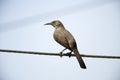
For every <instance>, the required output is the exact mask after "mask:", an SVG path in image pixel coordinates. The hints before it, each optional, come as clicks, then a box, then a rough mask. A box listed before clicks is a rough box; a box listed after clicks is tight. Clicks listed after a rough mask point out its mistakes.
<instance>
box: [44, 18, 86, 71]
mask: <svg viewBox="0 0 120 80" xmlns="http://www.w3.org/2000/svg"><path fill="white" fill-rule="evenodd" d="M45 25H52V26H53V27H54V28H55V31H54V35H53V36H54V39H55V41H57V42H58V43H59V44H61V45H62V46H63V47H65V49H64V50H66V49H69V50H70V51H71V52H70V54H71V53H72V52H74V54H75V56H76V58H77V60H78V62H79V64H80V67H81V68H83V69H86V65H85V63H84V61H83V59H82V57H81V55H80V54H79V51H78V49H77V44H76V41H75V39H74V37H73V36H72V34H71V33H70V32H69V31H68V30H66V29H65V27H64V25H63V24H62V23H61V22H60V21H59V20H54V21H52V22H50V23H46V24H45ZM64 50H62V51H61V54H62V53H63V51H64Z"/></svg>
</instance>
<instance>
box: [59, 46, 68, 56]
mask: <svg viewBox="0 0 120 80" xmlns="http://www.w3.org/2000/svg"><path fill="white" fill-rule="evenodd" d="M66 49H67V48H65V49H63V50H62V51H61V52H60V57H62V56H63V52H64V51H65V50H66Z"/></svg>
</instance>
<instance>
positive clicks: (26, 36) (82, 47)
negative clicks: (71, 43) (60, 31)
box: [0, 0, 120, 80]
mask: <svg viewBox="0 0 120 80" xmlns="http://www.w3.org/2000/svg"><path fill="white" fill-rule="evenodd" d="M53 20H60V21H61V22H62V23H63V24H64V26H65V27H66V29H67V30H69V31H70V32H71V33H72V34H73V36H74V38H75V39H76V42H77V45H78V49H79V51H80V53H81V54H91V55H109V56H111V55H114V56H120V42H119V41H120V1H119V0H0V49H12V50H25V51H38V52H48V53H49V52H50V53H52V52H54V53H59V52H60V51H61V50H62V49H64V48H63V47H62V46H60V45H59V44H57V43H56V42H55V41H54V39H53V32H54V28H53V27H52V26H44V24H45V23H48V22H51V21H53ZM83 59H84V62H85V63H86V66H87V69H86V70H83V69H81V68H80V67H79V64H78V62H77V60H76V58H74V57H71V58H68V57H63V58H60V57H55V56H52V57H51V56H39V55H38V56H37V55H30V54H27V55H25V54H15V53H13V54H8V53H2V52H1V53H0V80H120V76H119V75H120V60H118V59H114V60H113V59H97V58H96V59H95V58H83Z"/></svg>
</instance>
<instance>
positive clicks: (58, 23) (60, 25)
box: [45, 20, 64, 28]
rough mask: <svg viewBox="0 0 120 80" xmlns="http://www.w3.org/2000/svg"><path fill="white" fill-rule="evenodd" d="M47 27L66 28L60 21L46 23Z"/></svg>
mask: <svg viewBox="0 0 120 80" xmlns="http://www.w3.org/2000/svg"><path fill="white" fill-rule="evenodd" d="M45 25H52V26H53V27H55V28H58V27H64V26H63V24H62V22H60V21H59V20H54V21H52V22H50V23H46V24H45Z"/></svg>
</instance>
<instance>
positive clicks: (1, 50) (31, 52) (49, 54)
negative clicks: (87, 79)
mask: <svg viewBox="0 0 120 80" xmlns="http://www.w3.org/2000/svg"><path fill="white" fill-rule="evenodd" d="M0 52H7V53H22V54H34V55H48V56H60V57H61V54H59V53H46V52H34V51H20V50H7V49H0ZM62 56H69V55H68V54H65V53H64V54H63V55H62ZM74 56H75V55H74V54H71V57H74ZM81 56H82V57H88V58H107V59H120V56H106V55H86V54H81Z"/></svg>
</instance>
